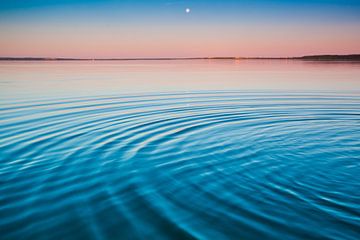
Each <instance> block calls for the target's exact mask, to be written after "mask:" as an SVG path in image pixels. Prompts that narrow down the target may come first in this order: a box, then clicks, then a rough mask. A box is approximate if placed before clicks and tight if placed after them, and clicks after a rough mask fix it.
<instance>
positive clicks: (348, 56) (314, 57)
mask: <svg viewBox="0 0 360 240" xmlns="http://www.w3.org/2000/svg"><path fill="white" fill-rule="evenodd" d="M21 60H22V61H150V60H152V61H156V60H356V61H360V54H345V55H343V54H341V55H340V54H321V55H304V56H300V57H299V56H298V57H235V56H218V57H134V58H117V57H112V58H76V57H29V56H26V57H8V56H3V57H1V56H0V61H21Z"/></svg>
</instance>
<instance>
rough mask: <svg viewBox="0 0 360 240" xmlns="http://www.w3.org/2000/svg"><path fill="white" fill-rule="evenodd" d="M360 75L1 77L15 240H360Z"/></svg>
mask: <svg viewBox="0 0 360 240" xmlns="http://www.w3.org/2000/svg"><path fill="white" fill-rule="evenodd" d="M359 72H360V69H359V65H357V64H348V65H347V64H311V63H301V62H296V63H294V62H290V63H288V62H281V63H280V62H259V63H256V64H255V63H254V62H245V63H236V62H227V63H226V62H225V63H224V62H222V61H220V62H215V63H214V62H211V63H208V62H206V63H204V62H200V63H199V62H192V63H191V64H190V63H187V62H180V63H179V62H162V63H134V62H132V63H113V62H111V63H91V62H90V63H89V62H86V63H84V62H83V63H68V62H67V63H56V62H55V63H49V62H48V63H46V62H45V63H1V64H0V73H1V75H0V84H1V87H2V88H1V90H0V91H1V96H0V99H1V105H0V126H1V128H0V182H1V184H0V236H2V239H21V238H25V239H359V236H360V232H359V228H360V224H359V223H360V207H359V202H360V195H359V194H358V192H360V183H359V176H360V158H359V156H360V94H359V90H360V87H359V86H360V83H359V79H358V76H360V75H359ZM249 89H252V91H249ZM137 90H138V92H142V93H141V94H135V93H131V92H136V91H137ZM215 90H216V91H215ZM275 90H276V91H275ZM146 92H148V93H146ZM160 92H161V93H160Z"/></svg>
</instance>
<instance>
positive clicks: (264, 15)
mask: <svg viewBox="0 0 360 240" xmlns="http://www.w3.org/2000/svg"><path fill="white" fill-rule="evenodd" d="M187 9H188V10H187ZM352 53H360V1H358V0H303V1H288V0H228V1H226V0H222V1H220V0H212V1H209V0H208V1H205V0H192V1H191V0H189V1H181V0H173V1H171V0H152V1H149V0H146V1H145V0H144V1H136V0H132V1H130V0H88V1H85V0H57V1H56V0H0V56H9V57H77V58H138V57H215V56H218V57H219V56H235V57H288V56H302V55H312V54H352Z"/></svg>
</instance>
